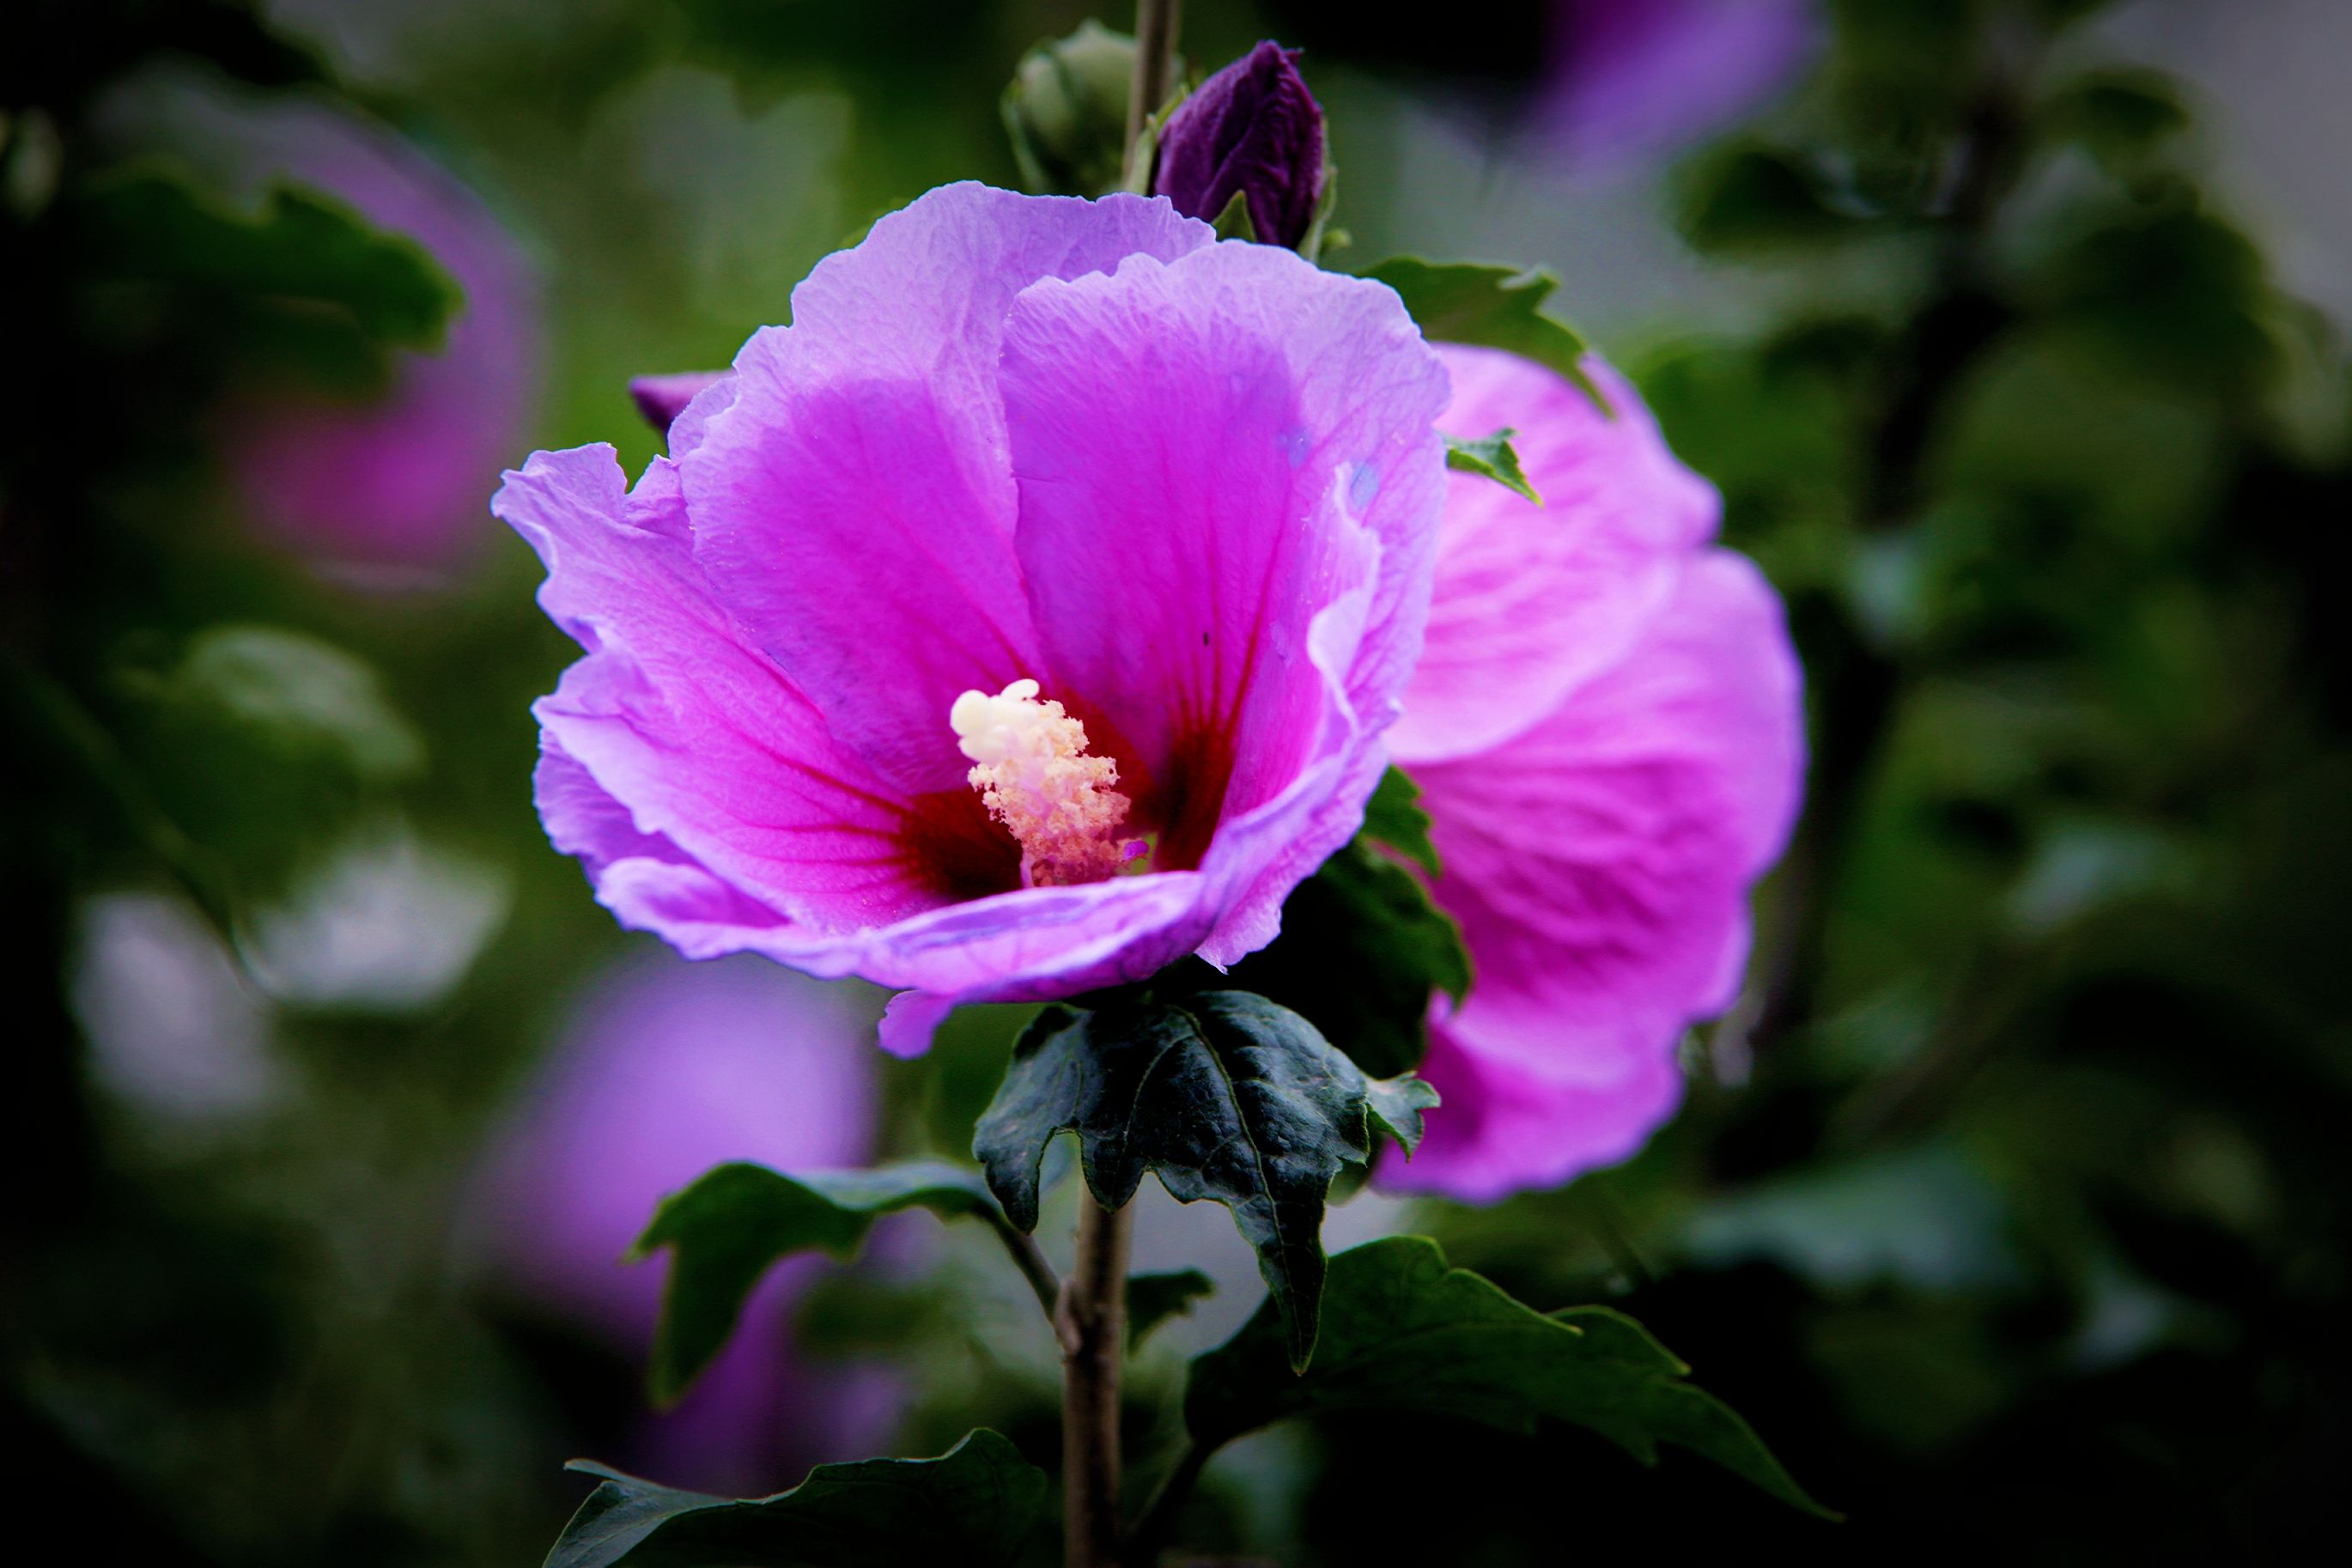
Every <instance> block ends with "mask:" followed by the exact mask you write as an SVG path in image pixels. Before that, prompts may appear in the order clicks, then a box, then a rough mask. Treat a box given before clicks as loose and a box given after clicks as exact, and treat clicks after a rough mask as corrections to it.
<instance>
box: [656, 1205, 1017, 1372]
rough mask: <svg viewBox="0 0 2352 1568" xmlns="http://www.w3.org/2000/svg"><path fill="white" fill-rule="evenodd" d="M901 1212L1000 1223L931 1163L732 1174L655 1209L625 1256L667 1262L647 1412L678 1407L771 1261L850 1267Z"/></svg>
mask: <svg viewBox="0 0 2352 1568" xmlns="http://www.w3.org/2000/svg"><path fill="white" fill-rule="evenodd" d="M911 1208H924V1209H929V1210H930V1211H931V1212H932V1213H933V1214H936V1215H940V1217H941V1218H954V1217H957V1216H959V1215H971V1216H974V1217H977V1218H982V1219H986V1220H988V1221H990V1222H991V1223H992V1224H1002V1223H1003V1215H1001V1214H1000V1213H999V1211H998V1209H997V1207H996V1203H995V1200H994V1199H992V1197H990V1196H989V1194H988V1189H987V1188H986V1187H985V1186H983V1185H982V1184H981V1180H980V1177H979V1176H978V1175H977V1174H976V1173H973V1172H971V1171H967V1170H964V1169H962V1168H961V1167H959V1166H955V1165H949V1164H943V1163H937V1162H930V1161H924V1162H919V1163H910V1164H905V1165H884V1166H880V1167H878V1168H877V1169H874V1170H870V1171H827V1172H807V1173H799V1174H794V1175H786V1174H785V1173H782V1172H781V1171H772V1170H770V1169H768V1168H767V1167H766V1166H765V1165H753V1164H748V1163H741V1162H737V1163H730V1164H725V1165H720V1166H718V1167H716V1168H715V1169H713V1170H711V1171H709V1172H708V1173H705V1174H704V1175H702V1176H701V1177H700V1178H699V1179H698V1180H697V1181H696V1182H695V1183H694V1184H693V1185H691V1186H689V1187H688V1188H687V1189H686V1190H684V1191H683V1192H680V1193H677V1194H672V1195H671V1196H669V1197H667V1198H665V1199H664V1200H662V1205H661V1206H660V1207H659V1208H658V1209H656V1210H655V1211H654V1217H653V1223H652V1224H650V1225H648V1226H646V1232H645V1234H644V1235H643V1236H641V1237H638V1238H637V1242H636V1246H635V1247H634V1248H632V1249H631V1252H630V1257H631V1258H645V1257H646V1256H648V1255H649V1254H651V1253H653V1252H655V1251H656V1250H658V1249H659V1248H661V1247H669V1248H671V1249H672V1253H673V1256H672V1258H671V1259H670V1268H669V1282H668V1285H667V1288H666V1289H664V1291H663V1295H662V1315H661V1327H660V1329H659V1330H658V1331H656V1334H655V1336H654V1355H653V1367H652V1371H651V1374H650V1377H651V1384H652V1390H653V1397H654V1399H655V1401H656V1403H657V1404H664V1405H667V1404H668V1403H670V1402H671V1401H673V1400H675V1399H677V1397H678V1396H679V1395H680V1394H684V1393H685V1392H686V1390H687V1387H688V1384H691V1383H692V1382H693V1381H694V1379H695V1376H696V1375H697V1374H698V1373H700V1372H701V1371H702V1369H703V1368H704V1367H705V1366H707V1365H709V1363H710V1359H711V1358H712V1357H713V1356H715V1355H717V1354H718V1353H719V1349H720V1348H721V1347H722V1346H724V1345H725V1344H726V1342H727V1337H728V1336H729V1335H730V1334H731V1333H733V1332H734V1331H735V1322H736V1320H737V1319H738V1318H739V1317H740V1316H741V1315H742V1311H743V1302H744V1300H745V1299H746V1298H747V1297H749V1296H750V1295H751V1288H752V1287H753V1286H755V1285H757V1284H758V1283H759V1282H760V1279H761V1276H762V1275H764V1274H765V1273H767V1271H768V1270H769V1269H770V1268H772V1267H773V1266H774V1265H775V1264H776V1263H777V1262H778V1261H780V1260H781V1259H782V1258H787V1257H790V1256H791V1255H792V1254H793V1253H795V1252H806V1251H810V1250H822V1251H824V1252H828V1253H831V1254H832V1255H833V1256H834V1257H835V1258H849V1257H852V1256H854V1255H855V1254H856V1251H857V1248H858V1247H859V1246H860V1245H861V1244H862V1243H864V1241H865V1240H866V1232H867V1231H869V1230H871V1229H873V1227H874V1222H875V1221H876V1220H877V1219H879V1218H881V1217H882V1216H883V1215H887V1214H897V1213H898V1212H899V1211H901V1210H903V1209H911Z"/></svg>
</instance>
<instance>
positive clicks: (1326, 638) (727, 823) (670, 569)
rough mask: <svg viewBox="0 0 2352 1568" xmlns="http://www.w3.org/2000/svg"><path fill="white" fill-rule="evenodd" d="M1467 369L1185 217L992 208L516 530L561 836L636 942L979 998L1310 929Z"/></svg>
mask: <svg viewBox="0 0 2352 1568" xmlns="http://www.w3.org/2000/svg"><path fill="white" fill-rule="evenodd" d="M1445 398H1446V379H1445V373H1444V367H1443V366H1442V365H1441V364H1440V363H1439V362H1438V360H1437V357H1436V355H1435V354H1434V353H1433V352H1432V351H1431V350H1430V349H1429V348H1428V347H1427V346H1426V345H1425V344H1423V342H1421V339H1420V334H1419V332H1418V331H1417V330H1416V329H1415V328H1414V326H1413V324H1412V320H1411V319H1410V318H1409V317H1408V316H1407V315H1406V314H1405V311H1404V310H1403V308H1402V305H1401V304H1400V303H1399V301H1398V300H1397V299H1396V297H1395V295H1394V294H1392V293H1391V292H1390V291H1389V290H1388V289H1384V288H1381V287H1380V286H1379V285H1376V284H1371V283H1367V282H1364V281H1362V280H1360V279H1349V278H1343V277H1339V276H1337V275H1334V274H1331V273H1327V272H1322V271H1318V269H1316V268H1313V267H1311V266H1309V265H1307V263H1306V262H1304V261H1302V260H1300V259H1299V258H1297V256H1295V255H1292V254H1289V253H1287V252H1286V251H1282V250H1277V249H1275V248H1273V247H1266V246H1251V245H1236V244H1224V245H1221V244H1217V243H1215V242H1214V238H1213V234H1212V232H1211V230H1210V228H1209V227H1208V226H1207V225H1205V224H1202V223H1200V222H1198V221H1196V220H1193V219H1189V218H1185V217H1181V216H1179V215H1178V214H1177V213H1175V212H1174V211H1173V210H1172V209H1171V207H1170V206H1169V205H1168V204H1167V203H1166V202H1165V201H1164V200H1160V199H1144V198H1140V197H1132V196H1111V197H1107V198H1105V199H1104V200H1102V201H1099V202H1086V201H1078V200H1073V199H1067V198H1055V197H1033V196H1021V195H1013V194H1011V193H1008V192H1004V191H997V190H991V189H989V188H987V187H984V186H981V185H974V184H962V185H950V186H947V187H944V188H942V189H940V190H936V191H933V192H931V193H929V195H925V196H923V197H922V198H921V199H920V200H919V201H917V202H916V203H914V205H911V206H909V207H908V208H907V209H906V210H904V211H903V212H899V213H897V214H894V215H892V216H888V217H886V218H884V219H883V220H882V221H881V222H879V223H877V225H876V226H874V229H873V232H872V233H871V234H870V235H869V236H868V237H866V240H865V241H864V242H863V243H861V244H860V245H858V246H857V247H856V248H855V249H851V250H846V251H843V252H841V253H839V254H838V255H835V256H834V257H831V258H828V259H827V260H825V261H824V262H823V263H822V264H820V265H819V266H818V267H817V268H816V269H815V271H814V272H813V273H812V274H811V275H810V277H809V279H808V280H807V281H806V282H804V283H803V284H802V285H801V286H800V288H799V289H796V290H795V291H794V293H793V325H792V326H790V327H788V328H776V327H772V328H767V329H764V330H762V331H760V332H758V333H757V334H755V335H754V336H753V337H752V338H751V341H750V342H748V343H746V344H745V345H744V347H743V350H742V352H741V353H740V354H739V355H738V356H737V357H736V361H735V365H734V374H733V375H732V376H731V377H729V378H728V379H725V380H722V381H720V382H719V383H717V384H714V385H712V386H711V387H709V389H708V390H706V391H704V392H702V393H701V394H700V395H698V396H697V397H696V398H695V399H694V400H693V402H692V403H691V404H690V405H688V407H687V408H686V410H685V411H684V413H683V414H681V415H680V416H678V418H677V422H676V423H675V424H674V425H672V426H670V431H669V437H670V438H669V446H670V454H671V455H670V456H669V457H667V458H656V460H655V461H654V463H653V464H652V465H651V466H650V467H649V468H647V470H646V474H645V476H644V478H643V479H641V480H640V481H639V482H638V483H637V485H636V487H635V489H628V488H627V487H626V485H625V481H624V479H623V476H622V474H621V471H620V468H619V467H618V465H617V463H616V462H615V461H614V455H613V451H612V448H611V447H604V446H596V447H580V448H576V449H574V450H572V451H566V452H542V453H540V454H537V455H535V456H534V457H533V458H531V459H530V462H529V463H528V464H526V465H525V466H524V468H522V469H521V470H520V471H519V472H515V473H510V474H509V476H508V478H507V483H506V486H505V488H504V489H502V490H501V491H500V492H499V497H498V499H497V501H496V502H495V510H497V511H498V513H499V515H500V516H501V517H503V518H505V519H506V520H507V521H509V522H511V523H512V524H513V525H514V526H515V527H516V528H517V529H518V530H519V531H520V532H521V533H522V534H523V535H524V536H525V537H526V538H527V539H529V540H530V542H531V544H532V545H533V547H534V548H535V549H537V550H538V552H540V555H541V558H542V559H543V560H544V561H545V563H546V564H547V568H548V578H547V582H546V584H545V585H544V586H543V587H542V588H541V593H540V602H541V605H542V606H543V607H544V608H545V609H546V610H547V612H548V614H549V615H550V616H551V617H552V618H553V619H554V620H555V621H556V622H557V623H558V624H559V625H561V626H563V627H564V629H565V630H567V631H569V632H570V633H572V636H573V637H576V638H577V639H578V640H579V642H580V644H581V646H582V647H583V648H584V649H586V650H587V651H586V657H584V658H582V659H581V660H580V662H578V663H577V664H575V665H573V666H572V668H570V669H569V670H568V671H566V672H565V674H564V677H563V679H562V683H561V684H560V686H559V687H558V688H557V689H556V691H555V693H554V694H553V695H552V696H550V697H547V698H544V699H542V700H541V701H540V702H539V703H538V705H537V707H536V710H535V711H536V712H537V714H538V717H539V720H540V724H541V766H540V770H539V773H538V784H537V787H538V796H539V805H540V811H541V816H542V818H543V820H544V821H545V823H546V826H547V829H548V834H549V837H550V838H551V840H552V841H553V842H554V843H555V844H556V846H557V847H560V848H562V849H563V850H565V851H567V852H569V853H572V854H574V855H577V856H578V857H579V858H581V859H582V860H583V863H584V864H585V865H586V867H587V869H588V873H589V876H590V878H591V879H592V880H593V883H594V884H595V887H596V889H597V894H598V897H599V899H600V900H602V901H603V902H604V904H605V906H606V907H607V908H609V909H611V910H613V911H614V914H615V915H617V916H618V917H619V918H620V919H621V921H623V922H624V923H625V924H628V925H631V926H635V927H640V928H643V929H646V930H650V931H656V932H658V933H659V934H660V935H662V936H663V937H664V938H665V939H667V941H668V942H671V943H672V944H673V945H674V946H676V947H677V948H678V949H679V950H680V951H681V952H685V953H687V954H688V955H689V956H692V957H708V956H711V955H714V954H717V953H721V952H736V951H750V952H761V953H764V954H766V955H768V956H769V957H771V958H774V959H778V960H780V961H782V962H783V963H789V964H793V965H794V966H796V967H799V968H801V969H803V970H806V971H808V972H810V973H816V974H821V975H827V976H831V975H841V974H858V975H863V976H864V977H866V978H867V979H869V980H873V981H876V982H877V983H879V984H885V985H888V986H892V987H898V988H902V989H903V990H904V991H905V992H906V994H903V995H901V996H900V997H898V999H897V1001H895V1002H894V1003H893V1004H892V1005H891V1008H890V1010H889V1012H888V1013H887V1015H886V1017H885V1020H884V1026H883V1037H884V1040H883V1043H884V1044H885V1045H886V1046H887V1047H890V1048H892V1049H894V1050H898V1051H901V1052H909V1051H916V1050H920V1049H921V1048H923V1047H924V1045H925V1044H926V1043H927V1042H928V1040H929V1036H930V1032H931V1029H932V1027H933V1026H935V1025H936V1024H937V1022H938V1020H939V1019H940V1017H941V1016H944V1014H945V1013H946V1012H947V1010H948V1009H949V1008H950V1006H952V1005H955V1004H956V1003H957V1002H959V1001H980V1000H1005V1001H1010V1000H1035V999H1044V998H1050V997H1055V996H1066V995H1071V994H1076V993H1079V992H1083V991H1086V990H1089V989H1092V988H1095V987H1097V986H1102V985H1107V984H1117V983H1120V982H1125V981H1131V980H1140V979H1143V978H1145V977H1147V976H1149V975H1150V974H1152V973H1155V972H1157V971H1158V970H1159V969H1160V968H1161V967H1162V966H1164V965H1165V964H1167V963H1171V962H1172V961H1173V960H1175V959H1177V958H1180V957H1182V956H1183V955H1185V954H1187V953H1192V952H1198V953H1200V954H1201V955H1202V956H1203V957H1204V958H1207V959H1208V960H1210V961H1211V962H1213V963H1229V962H1231V961H1233V960H1234V959H1237V958H1239V957H1240V956H1242V955H1243V954H1244V953H1246V952H1251V951H1253V950H1255V948H1257V947H1259V946H1262V945H1263V944H1264V943H1265V942H1267V941H1269V940H1271V938H1272V937H1273V935H1274V933H1275V931H1276V927H1277V925H1278V922H1279V919H1280V910H1281V906H1282V900H1283V899H1284V897H1285V896H1286V894H1287V893H1288V892H1289V891H1290V889H1292V888H1293V887H1294V886H1295V885H1297V882H1298V880H1299V879H1301V878H1303V877H1305V876H1306V875H1307V874H1308V873H1309V872H1311V871H1312V870H1313V869H1314V868H1316V867H1317V866H1318V864H1320V863H1321V861H1322V860H1323V859H1324V858H1326V857H1327V856H1328V855H1329V854H1330V853H1331V852H1332V851H1333V850H1335V849H1337V848H1338V847H1339V846H1340V845H1342V844H1344V843H1345V842H1347V840H1348V838H1349V836H1350V835H1352V834H1353V833H1354V832H1355V830H1356V828H1357V826H1358V825H1359V824H1360V821H1361V819H1362V813H1363V804H1364V801H1365V799H1366V797H1367V796H1368V795H1370V790H1371V788H1372V785H1373V784H1375V783H1376V782H1377V781H1378V779H1379V776H1380V773H1381V769H1382V768H1383V767H1384V766H1385V764H1386V756H1385V753H1384V751H1383V748H1382V745H1381V732H1382V731H1384V730H1385V729H1386V728H1387V726H1388V725H1389V723H1390V722H1391V719H1392V718H1393V716H1394V713H1395V711H1396V708H1397V700H1398V696H1399V693H1400V692H1401V691H1402V688H1403V685H1404V681H1405V679H1406V677H1407V675H1408V673H1409V672H1410V671H1411V669H1412V663H1413V659H1414V657H1415V655H1416V654H1417V653H1418V652H1419V649H1420V645H1421V632H1422V624H1423V619H1424V616H1425V615H1426V611H1427V604H1428V594H1429V583H1430V572H1431V569H1432V563H1433V553H1434V550H1435V544H1436V531H1437V521H1438V511H1439V508H1440V506H1441V504H1442V501H1443V498H1444V456H1443V451H1442V447H1441V444H1440V442H1439V440H1438V437H1437V436H1436V434H1435V430H1434V423H1433V422H1434V420H1435V418H1436V416H1437V415H1438V414H1439V412H1440V411H1441V410H1442V409H1443V408H1444V405H1445Z"/></svg>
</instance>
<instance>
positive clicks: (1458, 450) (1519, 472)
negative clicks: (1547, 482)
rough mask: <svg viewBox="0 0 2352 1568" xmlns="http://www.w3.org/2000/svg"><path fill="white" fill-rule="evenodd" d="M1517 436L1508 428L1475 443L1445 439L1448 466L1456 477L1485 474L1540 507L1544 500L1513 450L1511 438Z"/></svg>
mask: <svg viewBox="0 0 2352 1568" xmlns="http://www.w3.org/2000/svg"><path fill="white" fill-rule="evenodd" d="M1517 434H1518V432H1517V431H1516V430H1513V429H1511V428H1510V427H1509V426H1504V427H1503V428H1502V429H1500V430H1497V431H1496V432H1495V433H1494V434H1493V435H1492V436H1489V437H1486V438H1485V439H1484V440H1478V441H1473V440H1469V439H1467V438H1465V437H1460V436H1448V437H1445V466H1446V467H1447V468H1452V469H1454V471H1455V472H1457V473H1464V474H1484V475H1486V477H1487V478H1488V479H1492V480H1494V481H1495V482H1496V484H1498V485H1503V486H1506V487H1507V488H1509V489H1515V490H1517V491H1518V492H1519V494H1521V495H1523V496H1525V497H1527V498H1528V500H1531V501H1533V502H1535V503H1536V505H1538V506H1541V505H1543V497H1542V496H1540V495H1538V494H1537V493H1536V487H1535V486H1534V485H1532V484H1530V483H1528V474H1527V470H1526V469H1525V468H1520V467H1519V455H1518V453H1517V452H1516V451H1514V450H1512V447H1511V437H1514V436H1516V435H1517Z"/></svg>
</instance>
